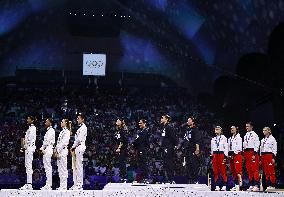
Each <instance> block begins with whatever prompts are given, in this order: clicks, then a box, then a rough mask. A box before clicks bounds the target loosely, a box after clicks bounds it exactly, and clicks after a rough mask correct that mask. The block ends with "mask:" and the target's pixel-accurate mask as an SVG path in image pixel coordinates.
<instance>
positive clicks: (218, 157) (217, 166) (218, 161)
mask: <svg viewBox="0 0 284 197" xmlns="http://www.w3.org/2000/svg"><path fill="white" fill-rule="evenodd" d="M224 158H225V155H224V154H223V153H217V154H216V153H213V160H212V167H213V174H214V181H215V182H216V181H217V180H218V177H219V174H221V176H222V178H223V181H224V182H227V179H228V177H227V173H226V163H224Z"/></svg>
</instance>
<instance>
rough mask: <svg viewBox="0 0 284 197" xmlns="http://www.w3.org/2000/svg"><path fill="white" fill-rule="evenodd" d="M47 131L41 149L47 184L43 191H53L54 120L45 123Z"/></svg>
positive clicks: (47, 120)
mask: <svg viewBox="0 0 284 197" xmlns="http://www.w3.org/2000/svg"><path fill="white" fill-rule="evenodd" d="M45 126H46V127H47V131H46V133H45V135H44V141H43V144H42V146H41V148H40V150H41V151H42V153H43V166H44V169H45V174H46V184H45V186H44V187H42V188H41V189H42V190H51V186H52V166H51V157H52V154H53V146H54V144H55V130H54V129H53V128H52V119H50V118H48V119H46V121H45Z"/></svg>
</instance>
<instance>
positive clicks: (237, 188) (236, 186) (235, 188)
mask: <svg viewBox="0 0 284 197" xmlns="http://www.w3.org/2000/svg"><path fill="white" fill-rule="evenodd" d="M230 190H231V191H240V186H239V185H235V186H234V187H233V188H232V189H230Z"/></svg>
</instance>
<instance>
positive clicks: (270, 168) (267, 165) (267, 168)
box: [261, 153, 276, 185]
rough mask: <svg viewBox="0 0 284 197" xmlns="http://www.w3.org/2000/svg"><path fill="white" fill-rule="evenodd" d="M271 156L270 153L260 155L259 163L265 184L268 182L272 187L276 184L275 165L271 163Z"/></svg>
mask: <svg viewBox="0 0 284 197" xmlns="http://www.w3.org/2000/svg"><path fill="white" fill-rule="evenodd" d="M272 159H273V154H272V153H262V155H261V163H262V168H263V171H264V174H265V178H266V183H268V181H269V180H270V181H271V183H272V184H273V185H274V184H275V182H276V177H275V165H274V163H272Z"/></svg>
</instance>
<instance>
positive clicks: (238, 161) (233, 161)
mask: <svg viewBox="0 0 284 197" xmlns="http://www.w3.org/2000/svg"><path fill="white" fill-rule="evenodd" d="M242 167H243V157H242V155H241V153H239V154H236V155H235V154H234V155H232V156H231V158H230V169H231V172H232V175H233V179H234V180H237V179H238V177H237V175H238V174H240V175H242V174H243V170H242Z"/></svg>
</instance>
